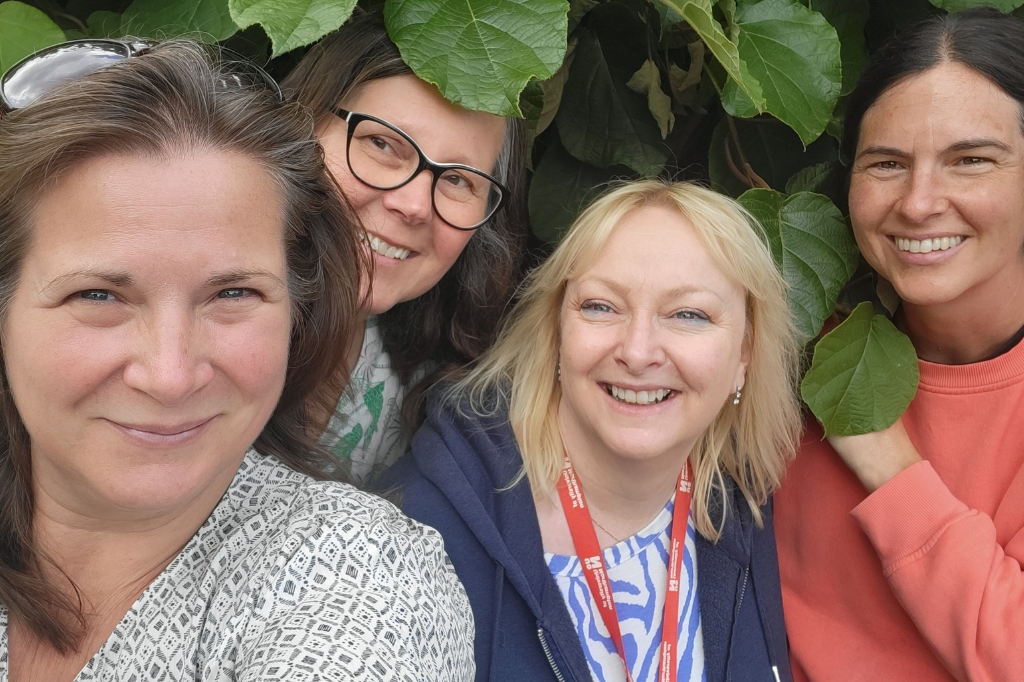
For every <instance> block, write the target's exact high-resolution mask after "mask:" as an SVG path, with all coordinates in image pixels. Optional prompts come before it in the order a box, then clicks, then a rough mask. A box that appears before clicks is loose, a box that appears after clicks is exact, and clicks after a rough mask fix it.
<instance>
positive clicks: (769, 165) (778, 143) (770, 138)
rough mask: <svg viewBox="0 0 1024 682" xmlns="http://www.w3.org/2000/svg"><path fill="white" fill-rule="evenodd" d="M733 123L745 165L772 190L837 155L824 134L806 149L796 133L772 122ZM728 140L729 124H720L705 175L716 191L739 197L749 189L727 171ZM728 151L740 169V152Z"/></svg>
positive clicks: (835, 157) (831, 141)
mask: <svg viewBox="0 0 1024 682" xmlns="http://www.w3.org/2000/svg"><path fill="white" fill-rule="evenodd" d="M734 123H735V125H736V132H737V133H738V134H739V140H740V146H741V147H742V149H743V156H744V157H745V158H746V160H747V163H749V164H750V165H751V167H752V168H753V169H754V172H755V173H757V174H758V176H760V177H761V178H762V179H763V180H764V181H765V182H767V183H768V186H769V187H771V188H772V189H777V190H782V189H783V188H785V187H786V185H787V183H788V182H789V179H790V178H791V177H793V176H794V175H795V174H796V173H798V172H799V171H801V170H802V169H803V168H805V167H807V166H810V165H813V164H816V163H823V162H825V161H833V160H835V159H837V158H838V156H839V147H838V145H837V144H836V141H835V140H834V139H832V138H830V137H827V136H824V135H823V136H821V137H819V138H818V139H817V140H815V141H814V142H812V143H811V144H809V145H808V146H807V148H806V149H805V148H804V146H803V143H802V142H801V141H800V138H799V137H797V134H796V133H795V132H793V130H792V129H790V128H789V127H787V126H786V125H785V124H783V123H780V122H779V121H777V120H775V119H771V118H767V117H762V118H758V119H755V120H751V121H745V120H742V119H736V120H735V121H734ZM727 139H729V126H728V122H727V121H721V122H720V123H719V124H718V126H717V127H716V128H715V132H714V134H713V135H712V137H711V149H710V154H709V158H708V175H709V176H710V178H711V186H712V187H714V188H715V189H716V190H718V191H719V192H725V193H726V194H729V195H730V196H734V197H738V196H739V195H741V194H743V192H745V191H747V190H748V189H750V186H749V185H745V184H743V183H742V182H741V181H740V180H739V179H738V178H737V177H736V176H735V175H734V174H733V173H732V171H731V170H730V169H729V164H728V161H727V160H726V157H725V145H726V140H727ZM730 144H731V142H730ZM730 150H731V153H732V160H733V163H734V164H735V165H736V166H740V165H741V162H740V156H739V152H738V151H737V150H736V148H735V146H730Z"/></svg>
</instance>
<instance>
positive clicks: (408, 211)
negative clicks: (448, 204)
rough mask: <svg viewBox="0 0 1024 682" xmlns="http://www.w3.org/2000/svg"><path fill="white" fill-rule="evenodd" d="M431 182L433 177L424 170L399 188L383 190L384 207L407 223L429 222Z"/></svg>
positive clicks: (432, 210)
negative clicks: (399, 215)
mask: <svg viewBox="0 0 1024 682" xmlns="http://www.w3.org/2000/svg"><path fill="white" fill-rule="evenodd" d="M433 182H434V176H433V175H432V174H431V173H430V171H429V170H427V169H424V170H423V171H421V172H420V173H419V175H417V176H416V177H414V178H413V179H412V180H410V181H409V182H408V183H406V184H404V185H402V186H401V187H398V188H396V189H389V190H384V199H383V201H384V207H385V208H387V209H388V210H390V211H394V212H396V213H399V214H401V216H402V217H403V219H404V220H405V221H406V222H408V223H412V224H420V225H422V224H425V223H428V222H430V220H431V218H433V216H434V200H433V197H432V196H431V192H432V189H433Z"/></svg>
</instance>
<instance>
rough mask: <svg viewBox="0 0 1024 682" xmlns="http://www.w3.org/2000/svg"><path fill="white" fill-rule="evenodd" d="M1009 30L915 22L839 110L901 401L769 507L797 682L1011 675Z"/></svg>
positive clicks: (1015, 88)
mask: <svg viewBox="0 0 1024 682" xmlns="http://www.w3.org/2000/svg"><path fill="white" fill-rule="evenodd" d="M1022 103H1024V23H1021V22H1020V21H1018V20H1017V19H1014V18H1012V17H1009V16H1006V15H1002V14H1000V13H998V12H996V11H990V10H972V11H968V12H962V13H960V14H953V15H948V16H940V17H934V18H932V19H929V20H927V21H926V22H925V23H923V24H921V25H919V26H917V27H916V28H914V29H912V30H911V31H910V32H909V33H908V34H906V35H904V36H901V37H899V38H897V39H896V40H895V41H894V42H891V43H890V44H889V45H887V46H886V47H884V48H883V49H882V50H880V51H879V52H878V53H877V54H876V55H875V57H874V59H873V62H872V64H871V65H870V66H869V67H868V69H867V70H866V71H865V73H864V75H863V77H862V79H861V82H860V84H859V85H858V87H857V89H856V90H855V92H854V93H853V94H852V95H851V96H850V99H849V104H848V109H847V118H846V130H845V139H844V147H845V151H846V153H847V156H848V158H850V159H851V174H850V216H851V220H852V223H853V228H854V232H855V233H856V237H857V243H858V244H859V245H860V248H861V251H862V253H863V254H864V257H865V258H866V259H867V261H868V262H869V263H870V264H871V265H872V266H873V267H874V268H875V270H877V271H878V273H879V274H880V275H881V276H883V277H885V278H886V279H887V280H889V281H890V282H892V284H893V286H894V287H895V289H896V291H897V292H898V293H899V295H900V298H901V300H902V304H901V306H900V308H899V310H898V311H897V314H896V323H897V324H898V325H899V327H900V328H901V329H902V330H903V331H904V332H906V333H907V335H909V336H910V338H911V340H912V341H913V342H914V346H915V348H916V349H917V353H918V357H919V364H920V371H921V383H920V386H919V388H918V392H917V396H916V397H915V398H914V401H913V402H912V403H911V405H910V407H909V408H908V409H907V411H906V413H905V414H904V415H903V417H902V418H901V420H900V421H898V422H897V423H896V425H895V426H893V427H892V428H890V429H888V430H886V431H882V432H879V433H875V434H868V435H865V436H856V437H851V438H829V439H828V440H825V439H824V438H823V436H822V432H821V430H820V428H818V427H816V426H815V427H813V428H810V429H808V432H807V433H806V434H805V436H804V442H803V445H802V448H801V450H800V454H799V455H798V457H797V460H796V462H795V463H794V465H793V466H792V467H791V468H790V471H789V473H788V475H787V479H786V480H785V482H784V484H783V487H782V489H781V491H780V492H779V493H778V494H777V497H776V528H777V537H778V549H779V555H780V564H781V572H782V580H783V598H784V605H785V614H786V624H787V628H788V630H789V635H790V643H791V657H792V661H793V663H794V673H795V677H796V679H798V680H801V679H810V680H914V681H915V682H917V681H921V680H950V679H957V680H1012V679H1021V676H1022V675H1024V639H1022V636H1024V635H1022V633H1024V575H1022V573H1021V563H1022V561H1024V467H1022V465H1024V419H1021V416H1024V412H1022V407H1024V343H1020V341H1021V338H1022V337H1024V328H1022V325H1024V298H1022V297H1024V132H1022V115H1024V105H1022Z"/></svg>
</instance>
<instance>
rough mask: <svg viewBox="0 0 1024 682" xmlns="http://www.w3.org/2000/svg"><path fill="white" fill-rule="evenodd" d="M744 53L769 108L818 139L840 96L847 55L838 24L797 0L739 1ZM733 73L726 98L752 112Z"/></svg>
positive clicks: (736, 111) (804, 135) (803, 135)
mask: <svg viewBox="0 0 1024 682" xmlns="http://www.w3.org/2000/svg"><path fill="white" fill-rule="evenodd" d="M736 23H737V25H738V26H739V28H740V36H739V53H740V56H741V57H742V58H743V60H744V61H745V62H746V64H747V67H748V68H749V70H750V73H751V75H752V76H753V77H754V78H756V79H757V80H758V81H759V82H760V83H761V89H762V92H763V93H764V98H765V101H766V103H767V111H768V113H770V114H772V115H773V116H775V117H776V118H778V119H779V120H781V121H783V122H784V123H785V124H786V125H788V126H789V127H791V128H792V129H793V130H795V131H796V133H797V134H798V135H799V136H800V139H801V140H802V141H803V143H804V144H805V145H806V144H810V143H811V142H813V141H814V140H815V139H816V138H817V137H818V136H819V135H821V133H822V131H824V130H825V126H826V125H828V122H829V120H830V119H831V116H832V109H833V107H835V104H836V100H837V99H838V98H839V92H840V85H841V77H842V61H841V58H840V45H839V37H838V36H837V35H836V30H835V29H834V28H832V26H831V25H830V24H829V23H828V22H827V21H825V18H824V17H823V16H821V15H820V14H818V13H817V12H814V11H811V10H809V9H807V8H806V7H804V6H803V5H801V4H800V3H799V2H798V0H763V1H762V2H758V3H756V4H751V5H746V4H744V5H740V6H739V8H738V9H737V11H736ZM740 89H741V88H740V87H738V84H737V83H736V82H735V80H733V79H730V81H729V83H727V84H726V87H725V90H724V92H723V93H722V104H723V105H724V106H725V108H726V110H727V111H729V112H730V113H732V114H733V115H735V116H743V117H749V116H750V115H751V114H752V112H753V109H752V108H751V106H750V102H749V97H744V96H743V95H744V94H746V93H741V92H740Z"/></svg>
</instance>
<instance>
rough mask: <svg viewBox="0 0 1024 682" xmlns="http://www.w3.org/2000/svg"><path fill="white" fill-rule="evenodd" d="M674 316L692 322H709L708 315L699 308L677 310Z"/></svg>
mask: <svg viewBox="0 0 1024 682" xmlns="http://www.w3.org/2000/svg"><path fill="white" fill-rule="evenodd" d="M673 317H675V318H676V319H677V320H686V321H692V322H707V321H708V319H709V318H708V316H707V315H705V314H704V313H702V312H701V311H699V310H689V309H687V310H680V311H678V312H676V313H675V314H674V315H673Z"/></svg>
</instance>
